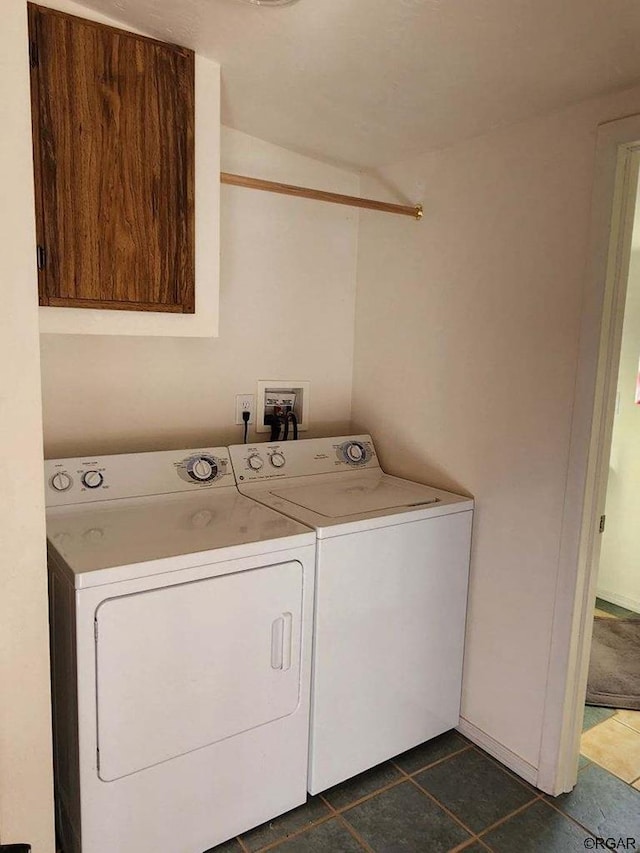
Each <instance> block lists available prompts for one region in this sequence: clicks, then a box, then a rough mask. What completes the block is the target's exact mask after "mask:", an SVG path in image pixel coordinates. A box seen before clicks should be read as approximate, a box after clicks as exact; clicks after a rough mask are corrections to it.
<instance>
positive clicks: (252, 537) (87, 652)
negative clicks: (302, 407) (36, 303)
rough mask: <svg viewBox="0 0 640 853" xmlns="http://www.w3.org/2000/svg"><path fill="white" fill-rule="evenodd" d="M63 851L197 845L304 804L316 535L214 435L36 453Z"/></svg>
mask: <svg viewBox="0 0 640 853" xmlns="http://www.w3.org/2000/svg"><path fill="white" fill-rule="evenodd" d="M46 483H47V504H48V507H47V536H48V561H49V573H50V605H51V629H52V639H51V650H52V669H53V679H52V683H53V721H54V743H55V783H56V803H57V824H58V831H59V834H60V836H61V842H62V846H63V849H64V851H65V853H116V851H117V853H159V851H167V853H168V851H170V853H202V851H204V850H207V849H209V848H211V847H213V846H214V845H217V844H219V843H220V842H222V841H225V840H226V839H228V838H230V837H232V836H234V835H237V834H238V833H240V832H244V831H245V830H248V829H250V828H251V827H253V826H255V825H257V824H260V823H262V822H264V821H266V820H269V819H270V818H272V817H274V816H275V815H278V814H281V813H282V812H285V811H288V810H289V809H291V808H293V807H295V806H297V805H299V804H301V803H303V802H304V801H305V799H306V788H307V784H306V781H307V756H308V724H309V691H310V665H311V629H312V602H313V586H314V563H315V534H314V533H313V531H311V530H309V528H306V527H304V526H303V525H302V524H299V523H298V522H296V521H292V520H291V519H289V518H286V517H285V516H283V515H282V514H280V513H276V512H274V511H273V510H270V509H267V508H266V507H263V506H260V505H258V504H256V503H255V502H254V501H251V500H249V499H248V498H246V497H243V496H242V495H241V494H239V493H238V490H237V489H236V486H235V480H234V477H233V472H232V469H231V465H230V463H229V457H228V453H227V450H226V449H225V448H209V449H204V450H202V449H201V450H181V451H170V452H158V453H140V454H131V455H118V456H102V457H96V456H91V457H83V458H74V459H55V460H49V461H48V462H46Z"/></svg>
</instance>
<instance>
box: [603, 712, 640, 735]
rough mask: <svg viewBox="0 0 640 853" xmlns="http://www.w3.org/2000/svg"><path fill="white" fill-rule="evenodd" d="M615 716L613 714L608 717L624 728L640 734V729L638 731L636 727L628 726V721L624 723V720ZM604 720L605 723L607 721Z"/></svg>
mask: <svg viewBox="0 0 640 853" xmlns="http://www.w3.org/2000/svg"><path fill="white" fill-rule="evenodd" d="M616 717H617V714H614V715H613V717H609V719H610V720H614V721H615V722H616V723H618V725H619V726H624V727H625V729H629V731H631V732H635V733H636V734H637V735H638V736H640V731H638V729H634V728H633V726H630V725H629V723H625V721H624V720H616ZM604 722H605V723H606V722H607V721H606V720H605V721H604Z"/></svg>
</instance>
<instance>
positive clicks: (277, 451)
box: [229, 435, 380, 484]
mask: <svg viewBox="0 0 640 853" xmlns="http://www.w3.org/2000/svg"><path fill="white" fill-rule="evenodd" d="M229 453H230V455H231V461H232V464H233V470H234V473H235V476H236V480H237V482H238V483H239V484H242V483H250V482H255V481H259V480H274V479H280V478H282V479H284V478H285V477H303V476H307V475H310V474H331V473H333V472H335V471H348V470H350V469H352V470H359V469H361V468H379V467H380V465H379V463H378V457H377V456H376V452H375V448H374V446H373V441H372V440H371V436H369V435H347V436H338V437H336V438H307V439H303V440H302V441H286V442H280V443H275V444H273V443H269V442H265V443H264V444H253V445H249V444H236V445H233V446H232V447H230V448H229Z"/></svg>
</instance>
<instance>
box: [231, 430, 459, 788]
mask: <svg viewBox="0 0 640 853" xmlns="http://www.w3.org/2000/svg"><path fill="white" fill-rule="evenodd" d="M230 454H231V460H232V463H233V468H234V471H235V474H236V479H237V482H238V488H239V489H240V491H241V492H242V493H243V494H245V495H247V496H249V497H251V498H253V499H254V500H256V501H259V502H260V503H261V504H263V505H264V506H265V507H269V508H271V509H273V510H277V511H278V512H281V513H283V514H284V515H286V516H287V517H288V518H291V519H295V520H297V521H299V522H301V523H303V524H305V525H308V526H310V527H313V528H314V529H315V530H316V533H317V537H318V538H317V563H316V598H315V618H314V651H313V676H312V698H311V729H310V731H311V738H310V758H309V790H310V792H311V793H318V792H319V791H323V790H325V789H327V788H329V787H331V786H332V785H335V784H337V783H339V782H342V781H343V780H345V779H348V778H350V777H351V776H354V775H356V774H357V773H360V772H362V771H363V770H366V769H368V768H370V767H373V766H374V765H376V764H378V763H380V762H382V761H385V760H386V759H389V758H391V757H392V756H394V755H398V754H399V753H401V752H404V751H405V750H407V749H410V748H411V747H414V746H416V745H418V744H420V743H422V742H424V741H426V740H429V739H430V738H433V737H435V736H436V735H439V734H441V733H442V732H445V731H447V730H449V729H451V728H454V727H455V726H456V725H457V724H458V721H459V712H460V693H461V682H462V658H463V645H464V634H465V618H466V606H467V584H468V574H469V552H470V542H471V525H472V516H473V501H472V500H471V499H470V498H468V497H463V496H461V495H456V494H452V493H450V492H446V491H442V490H440V489H435V488H432V487H430V486H425V485H421V484H419V483H415V482H412V481H410V480H405V479H400V478H398V477H393V476H390V475H389V474H386V473H384V471H383V470H382V469H381V467H380V464H379V462H378V457H377V454H376V451H375V447H374V445H373V441H372V440H371V437H370V436H368V435H358V436H342V437H337V438H317V439H308V440H303V441H293V442H287V443H275V444H274V443H267V444H258V445H250V446H249V445H238V446H233V447H231V448H230Z"/></svg>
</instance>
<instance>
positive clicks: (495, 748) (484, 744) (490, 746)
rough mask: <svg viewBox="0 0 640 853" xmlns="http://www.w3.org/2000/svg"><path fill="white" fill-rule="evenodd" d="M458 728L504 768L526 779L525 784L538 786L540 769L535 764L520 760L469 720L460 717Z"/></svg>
mask: <svg viewBox="0 0 640 853" xmlns="http://www.w3.org/2000/svg"><path fill="white" fill-rule="evenodd" d="M456 728H457V730H458V731H459V732H460V734H462V735H464V736H465V737H466V738H469V740H470V741H471V742H472V743H475V744H476V746H479V747H480V748H481V749H484V751H485V752H488V753H489V755H492V756H493V757H494V758H497V759H498V761H499V762H500V763H501V764H504V766H505V767H508V768H509V770H513V772H514V773H516V774H517V775H518V776H520V777H521V778H522V779H524V780H525V782H529V783H530V784H531V785H536V784H537V782H538V768H537V767H534V766H533V764H529V762H528V761H525V760H524V758H520V756H519V755H516V753H515V752H511V750H510V749H507V747H506V746H503V745H502V744H501V743H498V741H497V740H494V739H493V738H492V737H491V735H488V734H487V733H486V732H483V731H482V729H479V728H477V726H474V725H473V723H470V722H469V720H465V718H464V717H460V722H459V723H458V725H457V727H456Z"/></svg>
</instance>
